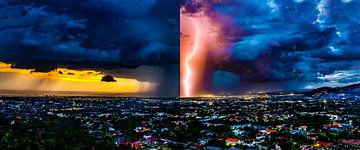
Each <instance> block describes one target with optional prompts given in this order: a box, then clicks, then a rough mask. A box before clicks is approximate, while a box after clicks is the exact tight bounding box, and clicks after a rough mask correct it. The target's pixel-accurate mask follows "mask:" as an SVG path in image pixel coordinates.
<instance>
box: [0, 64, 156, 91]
mask: <svg viewBox="0 0 360 150" xmlns="http://www.w3.org/2000/svg"><path fill="white" fill-rule="evenodd" d="M103 76H105V75H104V74H103V73H102V72H100V71H95V70H71V69H66V68H57V69H55V70H53V71H51V72H47V73H43V72H33V70H32V69H17V68H11V65H10V64H6V63H0V90H25V91H26V90H31V91H51V92H53V91H69V92H101V93H138V92H149V91H151V90H152V89H154V88H155V84H154V83H151V82H141V81H138V80H136V79H131V78H116V77H114V80H116V82H102V81H101V80H102V78H103Z"/></svg>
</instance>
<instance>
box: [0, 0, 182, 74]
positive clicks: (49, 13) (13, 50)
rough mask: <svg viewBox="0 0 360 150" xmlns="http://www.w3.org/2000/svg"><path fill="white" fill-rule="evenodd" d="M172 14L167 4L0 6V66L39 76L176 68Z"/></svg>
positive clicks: (89, 0) (119, 0)
mask: <svg viewBox="0 0 360 150" xmlns="http://www.w3.org/2000/svg"><path fill="white" fill-rule="evenodd" d="M178 10H179V5H178V4H177V3H176V2H174V1H167V0H100V1H99V0H75V1H74V0H61V1H47V0H44V1H12V0H4V1H1V2H0V14H1V17H0V36H1V37H2V38H0V61H3V62H7V63H11V64H13V67H21V68H35V69H39V70H44V71H48V70H51V69H52V68H54V67H57V66H66V67H72V68H99V69H103V68H121V67H127V68H135V67H138V66H141V65H166V64H179V32H180V31H179V11H178Z"/></svg>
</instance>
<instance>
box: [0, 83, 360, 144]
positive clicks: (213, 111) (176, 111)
mask: <svg viewBox="0 0 360 150" xmlns="http://www.w3.org/2000/svg"><path fill="white" fill-rule="evenodd" d="M345 89H346V90H345ZM359 93H360V86H359V85H353V86H351V87H345V88H339V89H331V90H329V89H327V90H325V89H318V90H315V91H310V92H306V93H258V94H255V93H252V94H248V95H240V96H217V97H210V96H209V97H196V98H176V97H166V98H161V97H157V98H136V97H132V98H130V97H129V98H125V97H119V98H116V97H46V96H45V97H1V98H0V105H1V108H2V109H0V112H1V113H0V117H1V122H0V132H1V136H2V137H1V142H0V148H1V149H55V148H57V149H162V150H166V149H210V150H218V149H219V150H220V149H234V150H235V149H314V148H315V149H317V148H319V149H320V148H322V149H358V148H360V147H359V146H360V114H359V113H360V94H359Z"/></svg>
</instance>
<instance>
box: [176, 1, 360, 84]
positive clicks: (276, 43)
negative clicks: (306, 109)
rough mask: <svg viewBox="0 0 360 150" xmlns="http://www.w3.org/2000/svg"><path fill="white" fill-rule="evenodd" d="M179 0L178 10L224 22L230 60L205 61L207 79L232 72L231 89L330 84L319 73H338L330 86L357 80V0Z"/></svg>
mask: <svg viewBox="0 0 360 150" xmlns="http://www.w3.org/2000/svg"><path fill="white" fill-rule="evenodd" d="M181 4H182V7H183V8H184V10H185V11H184V12H182V13H187V14H195V13H198V12H205V13H204V15H205V16H206V17H210V18H212V19H213V20H222V21H224V20H225V21H226V22H224V23H223V24H222V26H223V31H222V33H223V39H224V41H226V42H225V44H224V47H229V49H228V50H229V52H228V55H229V56H230V59H228V58H227V57H226V58H224V57H223V58H217V57H216V56H213V57H214V58H211V59H212V60H214V59H215V60H220V61H216V63H213V64H211V65H213V66H215V67H214V68H215V70H213V72H211V73H209V74H212V75H213V76H215V77H213V80H219V79H221V78H220V77H216V76H217V75H221V74H219V71H228V72H231V73H232V74H236V75H237V76H238V77H239V79H236V78H235V79H234V82H237V83H241V84H240V85H238V84H235V86H233V87H232V90H231V91H234V90H235V91H236V90H240V91H248V90H252V89H257V90H268V91H273V90H294V89H295V90H299V89H304V88H309V87H313V88H315V87H320V86H327V85H330V84H329V83H330V81H329V80H325V79H324V78H325V77H329V76H332V75H339V77H338V78H337V81H336V82H335V81H334V80H332V81H331V83H332V84H331V85H332V86H337V85H343V84H351V83H356V82H359V79H358V78H354V77H355V76H360V73H359V71H357V70H359V69H360V42H359V41H360V34H359V32H360V23H359V18H360V13H359V12H358V9H359V8H360V1H355V0H346V1H345V0H260V1H254V0H223V1H222V0H209V1H205V0H203V1H201V0H200V1H190V0H183V1H182V3H181ZM216 70H217V71H216ZM339 72H345V73H348V72H351V74H352V76H346V75H344V74H345V73H343V74H339ZM349 78H350V79H349ZM226 80H229V79H228V78H227V79H226ZM218 82H219V81H218ZM226 82H228V81H226ZM340 82H341V84H340ZM335 83H337V84H335ZM268 85H272V86H268ZM274 85H277V86H274ZM216 87H221V86H215V87H214V88H215V89H216Z"/></svg>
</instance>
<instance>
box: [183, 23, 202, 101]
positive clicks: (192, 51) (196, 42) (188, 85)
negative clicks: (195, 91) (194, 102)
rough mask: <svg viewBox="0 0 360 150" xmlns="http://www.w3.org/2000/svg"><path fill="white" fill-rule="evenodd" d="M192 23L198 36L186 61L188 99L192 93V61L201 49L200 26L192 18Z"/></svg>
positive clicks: (186, 94)
mask: <svg viewBox="0 0 360 150" xmlns="http://www.w3.org/2000/svg"><path fill="white" fill-rule="evenodd" d="M191 22H192V23H193V25H194V27H195V32H196V35H195V41H194V46H193V48H192V50H191V53H190V55H188V56H187V57H186V59H185V71H186V74H185V79H184V86H185V96H186V97H189V96H190V95H191V93H190V92H191V88H192V85H191V83H190V79H191V73H192V71H191V67H190V61H191V59H192V58H193V57H194V55H195V54H196V52H197V51H198V49H199V39H200V31H199V26H198V24H197V23H196V21H195V20H194V19H193V18H191Z"/></svg>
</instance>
